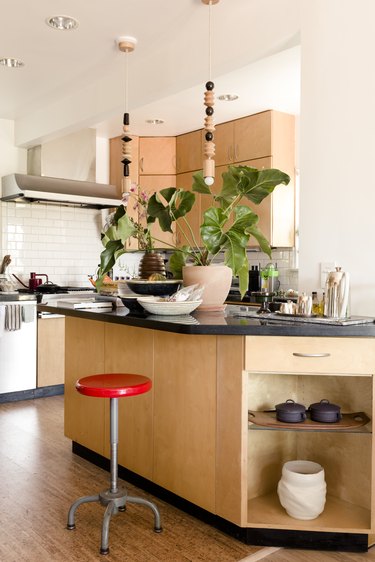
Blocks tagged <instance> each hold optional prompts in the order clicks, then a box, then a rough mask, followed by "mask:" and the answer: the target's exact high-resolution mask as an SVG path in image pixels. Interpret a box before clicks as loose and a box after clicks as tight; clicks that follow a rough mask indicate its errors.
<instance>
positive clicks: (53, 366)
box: [37, 318, 65, 387]
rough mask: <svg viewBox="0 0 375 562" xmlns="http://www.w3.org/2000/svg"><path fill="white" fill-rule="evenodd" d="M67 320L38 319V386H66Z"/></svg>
mask: <svg viewBox="0 0 375 562" xmlns="http://www.w3.org/2000/svg"><path fill="white" fill-rule="evenodd" d="M64 355H65V318H47V319H42V318H40V319H38V375H37V377H38V378H37V380H38V382H37V386H38V387H41V386H50V385H55V384H64V371H65V357H64Z"/></svg>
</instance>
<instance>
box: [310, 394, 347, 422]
mask: <svg viewBox="0 0 375 562" xmlns="http://www.w3.org/2000/svg"><path fill="white" fill-rule="evenodd" d="M340 410H341V408H340V406H337V404H331V402H330V401H329V400H326V399H325V398H324V399H323V400H321V401H320V402H315V403H314V404H310V406H309V412H310V417H311V419H312V420H313V421H316V422H321V423H335V422H338V421H340V420H341V418H342V416H341V413H340Z"/></svg>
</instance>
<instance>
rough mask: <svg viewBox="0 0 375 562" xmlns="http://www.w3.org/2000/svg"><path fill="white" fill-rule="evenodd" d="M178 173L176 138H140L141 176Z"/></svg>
mask: <svg viewBox="0 0 375 562" xmlns="http://www.w3.org/2000/svg"><path fill="white" fill-rule="evenodd" d="M175 173H176V137H140V139H139V175H140V176H143V175H152V176H154V175H171V174H175Z"/></svg>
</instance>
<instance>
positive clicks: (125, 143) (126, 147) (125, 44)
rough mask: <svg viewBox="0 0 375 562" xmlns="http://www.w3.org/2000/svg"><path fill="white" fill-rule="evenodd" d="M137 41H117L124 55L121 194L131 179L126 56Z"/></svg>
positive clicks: (127, 191) (124, 38)
mask: <svg viewBox="0 0 375 562" xmlns="http://www.w3.org/2000/svg"><path fill="white" fill-rule="evenodd" d="M136 43H137V40H136V39H135V38H134V37H129V36H125V37H120V38H119V39H118V48H119V49H120V51H121V52H123V53H125V104H124V105H125V107H124V110H125V111H124V118H123V132H124V136H123V137H122V139H121V140H122V160H121V163H122V164H123V165H124V171H123V178H122V192H123V193H129V191H130V187H131V178H130V170H129V165H130V164H131V162H132V150H131V144H130V143H131V141H132V138H131V137H130V136H129V135H130V126H129V123H130V121H129V108H128V104H129V100H128V87H129V80H128V73H129V72H128V55H129V53H131V52H132V51H134V49H135V45H136Z"/></svg>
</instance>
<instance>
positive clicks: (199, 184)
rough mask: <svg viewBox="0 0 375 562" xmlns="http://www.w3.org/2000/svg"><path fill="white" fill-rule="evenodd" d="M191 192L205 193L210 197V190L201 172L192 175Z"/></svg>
mask: <svg viewBox="0 0 375 562" xmlns="http://www.w3.org/2000/svg"><path fill="white" fill-rule="evenodd" d="M193 191H195V192H198V193H205V194H206V195H212V194H211V190H210V188H209V187H208V185H207V184H206V183H205V181H204V177H203V172H202V171H200V172H196V173H195V174H193Z"/></svg>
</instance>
